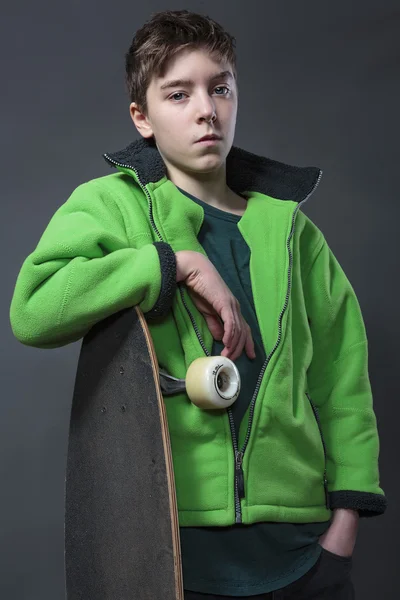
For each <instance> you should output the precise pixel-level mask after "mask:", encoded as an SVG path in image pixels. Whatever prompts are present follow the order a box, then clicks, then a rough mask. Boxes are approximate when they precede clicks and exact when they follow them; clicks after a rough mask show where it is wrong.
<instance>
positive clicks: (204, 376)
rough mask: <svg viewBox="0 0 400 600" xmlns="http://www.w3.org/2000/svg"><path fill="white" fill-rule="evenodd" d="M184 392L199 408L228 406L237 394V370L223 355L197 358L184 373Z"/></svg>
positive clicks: (238, 389)
mask: <svg viewBox="0 0 400 600" xmlns="http://www.w3.org/2000/svg"><path fill="white" fill-rule="evenodd" d="M186 392H187V394H188V396H189V398H190V400H191V402H192V403H193V404H195V405H196V406H198V407H199V408H207V409H216V408H228V407H229V406H231V404H233V403H234V402H235V400H236V398H237V397H238V396H239V392H240V374H239V371H238V370H237V367H236V365H235V364H234V363H233V362H232V361H231V360H230V359H229V358H226V357H225V356H208V357H206V356H205V357H202V358H197V359H196V360H194V361H193V362H192V364H191V365H190V367H189V368H188V370H187V373H186Z"/></svg>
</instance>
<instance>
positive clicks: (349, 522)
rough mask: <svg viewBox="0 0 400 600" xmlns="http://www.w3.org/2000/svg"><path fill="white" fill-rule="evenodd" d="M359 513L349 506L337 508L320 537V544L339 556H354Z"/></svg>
mask: <svg viewBox="0 0 400 600" xmlns="http://www.w3.org/2000/svg"><path fill="white" fill-rule="evenodd" d="M359 518H360V517H359V514H358V512H357V511H355V510H351V509H349V508H336V509H334V511H333V519H332V523H331V525H330V527H329V529H328V530H327V531H325V533H324V534H323V535H321V536H320V538H319V543H320V545H321V546H322V547H323V548H325V549H326V550H329V551H330V552H333V553H334V554H338V555H339V556H345V557H349V556H352V554H353V550H354V546H355V544H356V539H357V532H358V522H359Z"/></svg>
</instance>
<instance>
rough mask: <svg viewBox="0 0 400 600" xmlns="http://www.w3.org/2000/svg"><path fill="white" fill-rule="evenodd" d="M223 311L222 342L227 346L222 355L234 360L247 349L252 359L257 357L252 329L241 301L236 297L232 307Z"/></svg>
mask: <svg viewBox="0 0 400 600" xmlns="http://www.w3.org/2000/svg"><path fill="white" fill-rule="evenodd" d="M223 313H224V311H221V317H222V320H223V322H224V336H223V338H222V342H223V344H224V345H225V348H224V349H223V351H222V352H221V355H222V356H226V357H227V358H230V360H233V361H234V360H236V359H237V358H238V357H239V356H240V355H241V354H242V352H243V350H245V351H246V354H247V356H248V357H249V358H250V359H253V358H255V356H256V355H255V349H254V341H253V337H252V334H251V329H250V327H249V325H248V324H247V323H246V321H245V320H244V318H243V316H242V314H241V312H240V305H239V302H238V301H237V300H236V299H235V301H234V303H233V304H232V309H231V310H230V311H226V313H224V314H223Z"/></svg>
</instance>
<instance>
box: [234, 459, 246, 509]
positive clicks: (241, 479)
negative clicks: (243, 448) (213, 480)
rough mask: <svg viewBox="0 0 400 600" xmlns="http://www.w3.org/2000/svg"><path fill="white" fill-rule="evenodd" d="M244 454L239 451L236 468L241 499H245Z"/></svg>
mask: <svg viewBox="0 0 400 600" xmlns="http://www.w3.org/2000/svg"><path fill="white" fill-rule="evenodd" d="M242 464H243V453H242V452H239V451H237V452H236V456H235V466H236V479H237V485H238V494H239V498H244V497H245V490H244V474H243V466H242Z"/></svg>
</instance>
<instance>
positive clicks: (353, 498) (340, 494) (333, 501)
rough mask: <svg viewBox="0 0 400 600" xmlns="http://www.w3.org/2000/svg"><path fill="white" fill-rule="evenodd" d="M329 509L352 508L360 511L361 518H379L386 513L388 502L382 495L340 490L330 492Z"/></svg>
mask: <svg viewBox="0 0 400 600" xmlns="http://www.w3.org/2000/svg"><path fill="white" fill-rule="evenodd" d="M329 507H330V509H331V510H333V509H334V508H350V509H352V510H356V511H358V514H359V515H360V517H377V516H378V515H383V513H384V512H385V510H386V507H387V500H386V497H385V496H383V495H382V494H372V493H368V492H355V491H352V490H340V491H337V492H329Z"/></svg>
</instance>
